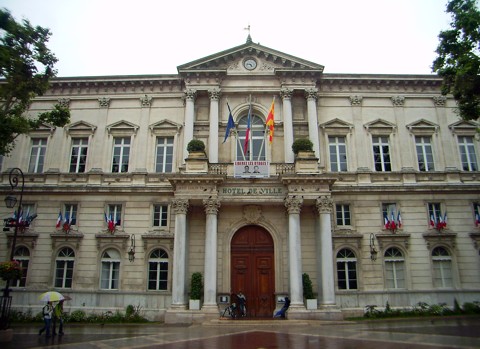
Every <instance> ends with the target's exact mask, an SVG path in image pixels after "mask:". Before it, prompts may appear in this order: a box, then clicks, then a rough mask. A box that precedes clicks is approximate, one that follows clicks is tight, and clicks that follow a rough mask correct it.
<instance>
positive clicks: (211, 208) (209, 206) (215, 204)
mask: <svg viewBox="0 0 480 349" xmlns="http://www.w3.org/2000/svg"><path fill="white" fill-rule="evenodd" d="M220 205H221V203H220V200H218V199H213V198H208V199H203V207H204V208H205V213H206V214H214V215H216V214H218V210H219V209H220Z"/></svg>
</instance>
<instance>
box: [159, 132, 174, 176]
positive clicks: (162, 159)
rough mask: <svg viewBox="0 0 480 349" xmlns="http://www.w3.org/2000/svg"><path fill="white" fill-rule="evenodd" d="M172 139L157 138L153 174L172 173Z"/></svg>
mask: <svg viewBox="0 0 480 349" xmlns="http://www.w3.org/2000/svg"><path fill="white" fill-rule="evenodd" d="M172 170H173V137H157V153H156V156H155V172H172Z"/></svg>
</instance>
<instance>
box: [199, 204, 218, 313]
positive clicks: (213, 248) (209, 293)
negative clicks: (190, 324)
mask: <svg viewBox="0 0 480 349" xmlns="http://www.w3.org/2000/svg"><path fill="white" fill-rule="evenodd" d="M203 206H204V207H205V213H206V214H207V222H206V226H205V273H204V274H205V277H204V281H205V282H204V287H203V308H202V309H204V308H208V307H211V308H212V307H214V308H215V309H214V310H215V311H217V214H218V209H219V208H220V200H218V199H205V200H203Z"/></svg>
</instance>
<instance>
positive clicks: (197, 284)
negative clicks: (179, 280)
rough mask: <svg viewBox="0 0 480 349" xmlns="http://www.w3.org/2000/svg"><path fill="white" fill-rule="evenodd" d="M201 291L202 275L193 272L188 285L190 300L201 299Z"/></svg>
mask: <svg viewBox="0 0 480 349" xmlns="http://www.w3.org/2000/svg"><path fill="white" fill-rule="evenodd" d="M202 291H203V282H202V273H200V272H195V273H193V274H192V283H191V285H190V299H200V297H202Z"/></svg>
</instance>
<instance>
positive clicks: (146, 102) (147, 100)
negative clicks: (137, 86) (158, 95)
mask: <svg viewBox="0 0 480 349" xmlns="http://www.w3.org/2000/svg"><path fill="white" fill-rule="evenodd" d="M152 99H153V98H152V96H147V95H145V96H142V97H140V105H141V106H142V108H146V107H147V108H148V107H151V106H152Z"/></svg>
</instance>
